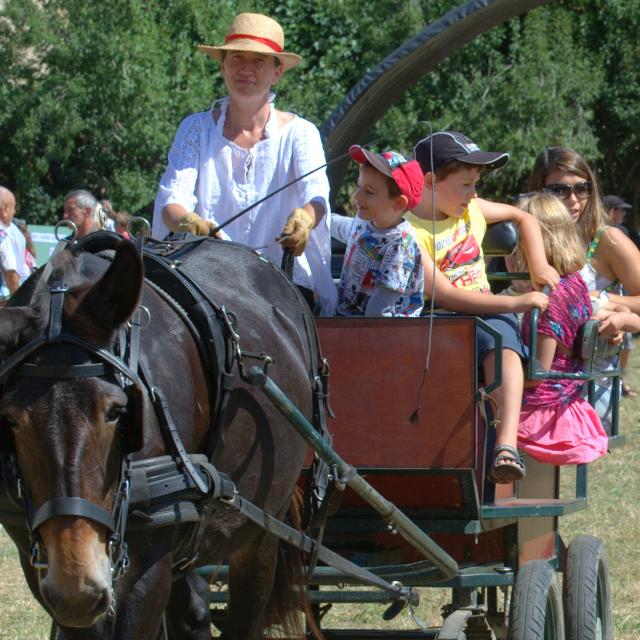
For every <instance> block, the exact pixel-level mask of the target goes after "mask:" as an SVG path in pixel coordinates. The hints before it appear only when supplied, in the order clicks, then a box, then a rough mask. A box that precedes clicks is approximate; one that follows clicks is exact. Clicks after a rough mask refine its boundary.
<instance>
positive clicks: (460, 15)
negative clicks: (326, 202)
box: [321, 0, 552, 194]
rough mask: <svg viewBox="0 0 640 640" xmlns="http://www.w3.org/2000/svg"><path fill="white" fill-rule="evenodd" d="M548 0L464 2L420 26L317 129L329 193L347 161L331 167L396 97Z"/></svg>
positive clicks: (339, 182)
mask: <svg viewBox="0 0 640 640" xmlns="http://www.w3.org/2000/svg"><path fill="white" fill-rule="evenodd" d="M550 2H552V0H469V1H468V2H465V3H463V4H461V5H459V6H458V7H456V8H455V9H452V10H451V11H449V12H448V13H446V14H445V15H444V16H442V17H441V18H439V19H438V20H436V21H435V22H433V23H432V24H430V25H428V26H427V27H425V28H424V29H423V30H422V31H421V32H420V33H419V34H418V35H416V36H414V37H413V38H411V39H410V40H407V42H405V43H404V44H403V45H402V46H401V47H399V48H398V49H396V50H395V51H394V52H393V53H392V54H391V55H389V56H387V57H386V58H385V59H384V60H383V61H382V62H381V63H380V64H379V65H377V66H376V67H375V68H374V69H372V70H371V71H370V72H369V73H367V74H366V75H365V76H364V77H363V78H362V80H360V81H359V82H358V83H357V84H356V85H355V86H354V87H353V89H351V91H349V93H348V94H347V96H346V98H345V99H344V100H343V101H342V103H341V104H340V105H339V106H338V107H337V108H336V109H335V111H334V112H333V113H332V114H331V116H330V117H329V119H328V120H327V121H326V122H325V123H324V125H323V126H322V128H321V134H322V137H323V140H324V143H325V148H326V149H328V152H327V160H328V161H329V165H330V166H329V167H328V170H327V174H328V176H329V182H330V184H331V192H332V194H335V193H337V192H338V189H339V188H340V186H341V185H342V180H343V178H344V173H345V169H346V166H347V163H348V160H347V158H346V157H345V159H344V160H342V162H340V161H337V162H335V163H331V160H332V159H334V158H337V157H338V156H340V155H342V154H344V153H345V152H346V150H347V149H348V148H349V146H350V145H352V144H354V143H357V142H358V141H359V140H364V139H366V137H367V134H368V133H369V131H370V130H371V128H372V127H373V126H374V124H375V123H376V122H377V121H378V120H379V119H380V118H381V117H382V116H383V115H384V114H385V113H386V112H387V111H388V110H389V108H390V107H391V106H392V105H393V104H394V103H395V102H396V101H397V100H398V98H399V97H400V96H401V95H402V94H403V93H404V92H405V91H406V90H407V89H408V88H409V87H410V86H412V85H413V84H415V83H416V82H417V81H418V80H420V79H421V78H422V77H423V76H425V75H426V74H427V73H429V72H430V71H433V69H435V68H436V67H437V66H438V64H440V62H441V61H442V60H444V59H446V58H447V57H448V56H450V55H451V54H453V53H455V52H456V51H457V50H458V49H461V48H462V47H463V46H464V45H465V44H467V43H468V42H470V41H471V40H473V38H475V37H476V36H478V35H480V34H482V33H484V32H485V31H488V30H489V29H491V28H492V27H495V26H497V25H499V24H501V23H502V22H505V21H506V20H510V19H511V18H514V17H515V16H518V15H520V14H522V13H525V12H527V11H529V10H531V9H534V8H535V7H538V6H540V5H543V4H548V3H550Z"/></svg>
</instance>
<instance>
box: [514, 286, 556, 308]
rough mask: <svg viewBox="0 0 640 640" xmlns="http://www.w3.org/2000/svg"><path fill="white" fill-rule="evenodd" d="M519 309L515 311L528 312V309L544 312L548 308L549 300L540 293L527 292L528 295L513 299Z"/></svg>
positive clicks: (524, 294)
mask: <svg viewBox="0 0 640 640" xmlns="http://www.w3.org/2000/svg"><path fill="white" fill-rule="evenodd" d="M515 300H516V301H517V303H519V304H518V305H517V306H518V307H519V309H517V311H529V309H540V311H541V312H542V311H545V310H546V308H547V306H549V298H548V296H546V295H545V294H544V293H540V291H529V293H523V294H522V295H521V296H517V297H516V298H515Z"/></svg>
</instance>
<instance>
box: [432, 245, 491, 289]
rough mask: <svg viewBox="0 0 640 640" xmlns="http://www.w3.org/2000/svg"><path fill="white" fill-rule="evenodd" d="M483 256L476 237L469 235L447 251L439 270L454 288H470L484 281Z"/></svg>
mask: <svg viewBox="0 0 640 640" xmlns="http://www.w3.org/2000/svg"><path fill="white" fill-rule="evenodd" d="M481 256H482V254H481V252H480V247H479V246H478V243H477V241H476V239H475V237H474V236H472V235H468V236H467V237H466V238H464V239H463V240H462V241H461V242H458V244H455V245H454V246H453V247H451V249H449V251H447V253H446V254H445V255H444V258H442V261H441V262H440V265H439V268H440V271H442V273H444V275H445V276H447V279H448V280H449V281H450V282H451V284H453V286H454V287H469V286H472V285H474V284H476V283H477V282H480V281H481V280H482V274H483V264H482V257H481Z"/></svg>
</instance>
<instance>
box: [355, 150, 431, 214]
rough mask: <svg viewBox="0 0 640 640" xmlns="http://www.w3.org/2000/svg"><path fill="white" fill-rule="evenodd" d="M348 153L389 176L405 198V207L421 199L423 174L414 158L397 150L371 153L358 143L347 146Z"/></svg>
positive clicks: (359, 161) (415, 203)
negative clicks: (408, 158) (410, 158)
mask: <svg viewBox="0 0 640 640" xmlns="http://www.w3.org/2000/svg"><path fill="white" fill-rule="evenodd" d="M349 155H350V156H351V157H352V158H353V159H354V160H355V161H356V162H357V163H358V164H366V163H367V162H368V163H369V164H370V165H371V166H372V167H373V168H374V169H377V170H378V171H379V172H380V173H382V174H383V175H385V176H388V177H389V178H391V179H392V180H393V181H394V182H395V183H396V184H397V185H398V188H399V189H400V193H401V194H402V195H403V196H405V197H406V198H407V201H408V203H407V208H408V209H413V208H414V207H415V206H416V205H417V204H418V203H419V202H420V200H422V189H423V188H424V175H423V173H422V169H421V168H420V165H419V164H418V163H417V162H416V161H415V160H407V159H406V158H405V157H404V156H403V155H402V154H400V153H398V152H397V151H385V152H384V153H373V152H372V151H369V150H368V149H365V148H364V147H361V146H360V145H357V144H354V145H352V146H351V147H349Z"/></svg>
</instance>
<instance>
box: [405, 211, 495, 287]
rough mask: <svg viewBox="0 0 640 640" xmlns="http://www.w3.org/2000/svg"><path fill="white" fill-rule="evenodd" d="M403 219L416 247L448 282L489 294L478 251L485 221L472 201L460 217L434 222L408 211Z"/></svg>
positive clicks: (482, 257)
mask: <svg viewBox="0 0 640 640" xmlns="http://www.w3.org/2000/svg"><path fill="white" fill-rule="evenodd" d="M405 219H406V220H407V221H408V222H410V223H411V226H412V227H413V232H414V235H415V238H416V240H417V242H418V244H419V245H420V247H421V248H422V249H425V250H426V251H427V252H428V253H429V255H430V256H431V258H432V259H433V261H434V262H435V263H436V266H437V267H438V269H439V270H440V271H442V273H443V274H444V275H445V276H446V277H447V279H448V280H449V282H451V283H452V284H453V285H454V286H455V287H459V288H461V289H468V290H470V291H479V292H480V293H490V291H491V289H490V288H489V280H488V279H487V273H486V270H485V264H484V254H483V253H482V239H483V238H484V234H485V232H486V230H487V222H486V220H485V219H484V216H483V215H482V211H480V207H479V206H478V203H477V202H476V201H475V200H471V202H469V206H468V207H467V208H466V209H465V211H464V214H463V215H462V217H461V218H451V217H448V218H446V219H445V220H436V221H435V224H434V222H432V221H431V220H423V219H422V218H418V217H417V216H415V215H413V214H412V213H408V214H407V215H406V216H405ZM434 230H435V235H434V233H433V232H434Z"/></svg>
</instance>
